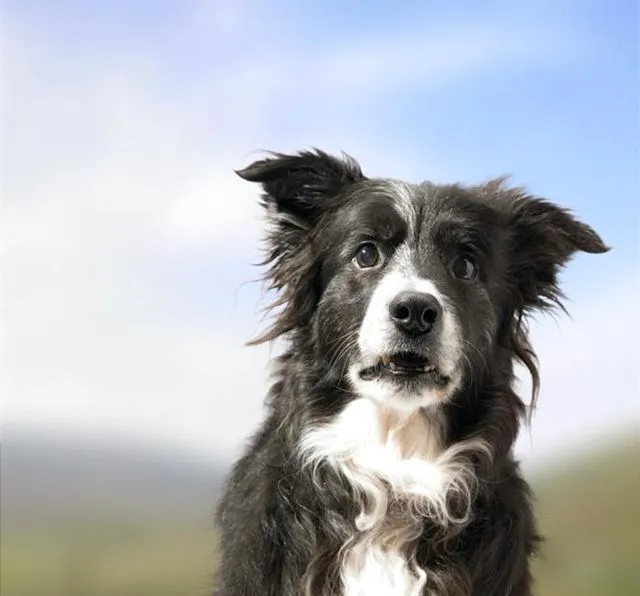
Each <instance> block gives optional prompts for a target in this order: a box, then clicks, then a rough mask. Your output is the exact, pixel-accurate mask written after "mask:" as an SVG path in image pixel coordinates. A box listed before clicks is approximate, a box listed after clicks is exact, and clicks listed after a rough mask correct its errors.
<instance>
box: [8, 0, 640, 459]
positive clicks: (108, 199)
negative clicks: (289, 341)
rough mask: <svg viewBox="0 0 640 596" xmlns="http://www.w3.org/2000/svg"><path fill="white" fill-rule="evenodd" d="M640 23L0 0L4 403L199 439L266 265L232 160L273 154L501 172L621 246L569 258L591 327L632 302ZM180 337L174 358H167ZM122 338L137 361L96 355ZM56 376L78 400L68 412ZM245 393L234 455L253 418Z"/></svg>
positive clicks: (611, 15)
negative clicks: (7, 352) (1, 4)
mask: <svg viewBox="0 0 640 596" xmlns="http://www.w3.org/2000/svg"><path fill="white" fill-rule="evenodd" d="M637 23H638V14H637V8H636V5H635V2H631V1H622V0H620V1H612V2H608V3H603V2H595V1H588V0H586V1H582V2H581V1H579V0H559V1H557V2H551V1H548V0H545V1H541V2H536V3H524V2H522V3H513V2H506V1H497V0H495V1H492V2H484V3H482V4H481V5H480V3H475V2H459V3H448V4H445V3H442V2H418V1H413V2H404V3H403V4H402V5H400V4H397V5H396V6H395V7H394V8H393V9H392V8H390V6H389V3H388V2H351V3H348V5H347V4H343V3H340V2H337V1H331V2H318V1H316V2H307V3H302V2H292V1H287V2H277V3H273V2H272V3H266V2H260V1H250V0H246V1H244V0H243V1H241V2H238V3H236V4H229V3H227V4H225V3H222V2H204V1H200V2H178V1H175V2H151V1H144V2H142V1H138V2H133V1H130V2H124V1H120V2H113V1H111V2H106V1H105V2H86V1H84V2H81V1H77V2H64V1H60V2H55V3H52V2H48V1H45V0H40V1H29V0H23V1H21V2H16V1H8V2H5V8H4V32H5V35H4V37H5V41H4V46H5V54H6V59H5V62H6V63H7V65H8V66H7V68H6V69H5V70H6V72H5V75H4V78H5V81H4V86H5V89H7V91H5V92H4V95H5V97H4V98H3V99H4V104H5V106H4V109H5V114H6V127H5V128H6V130H5V132H4V133H3V135H4V140H5V145H6V147H7V148H8V150H7V151H6V155H5V156H4V157H3V159H4V160H5V169H6V172H7V175H6V180H5V182H4V185H5V189H6V191H7V198H8V201H7V204H8V205H9V207H10V208H11V209H12V211H11V213H12V215H13V216H14V217H13V219H12V224H11V225H10V228H9V232H8V238H9V240H8V255H9V256H8V259H7V261H8V263H9V279H10V280H12V286H13V288H14V290H13V292H14V293H13V294H11V293H10V294H9V295H8V298H7V303H8V311H9V312H10V313H11V314H13V315H15V316H14V317H12V320H13V321H14V323H13V329H12V335H11V339H12V341H13V342H15V350H14V354H15V356H14V358H13V359H10V366H13V367H14V370H13V374H12V375H11V376H12V379H13V380H12V385H11V387H10V390H11V391H12V392H13V393H12V395H14V398H13V402H14V403H15V404H18V402H20V403H21V404H27V405H26V406H23V407H18V406H17V405H16V407H15V408H14V411H13V415H15V417H16V419H20V420H26V421H30V420H35V419H41V421H42V420H45V419H46V420H48V421H49V422H52V421H54V420H58V419H59V420H60V421H61V422H65V423H71V422H73V421H74V420H75V422H74V424H75V425H76V426H77V427H84V426H87V418H91V419H92V420H93V421H94V422H95V423H96V424H97V423H101V424H102V423H105V424H106V425H107V426H108V421H112V422H113V426H114V427H115V426H117V424H116V422H115V421H118V420H121V419H130V418H132V417H133V418H135V417H136V416H137V417H138V418H137V420H138V423H139V424H140V425H142V426H146V425H147V423H148V425H149V426H150V427H154V428H155V429H156V430H155V431H154V432H156V434H157V435H158V436H160V437H164V436H169V434H171V433H173V435H172V436H173V437H174V439H176V440H177V441H184V442H186V443H189V441H190V437H191V435H194V436H195V435H196V434H197V433H191V430H190V429H191V426H190V425H191V424H192V418H190V417H189V415H188V414H185V412H184V409H185V408H186V409H188V408H192V409H193V410H194V411H195V412H197V413H198V414H197V415H198V418H199V420H202V419H206V415H211V416H212V417H213V416H215V417H219V416H218V414H219V410H216V408H215V404H208V403H207V401H206V395H207V392H208V391H210V387H208V386H207V383H209V384H211V383H212V382H214V381H215V382H218V381H219V380H220V378H222V377H223V376H224V375H218V376H216V374H214V373H216V372H217V370H216V368H215V366H213V367H212V366H211V365H207V363H206V362H207V361H206V357H207V355H211V354H214V353H215V354H218V356H217V357H220V356H219V354H221V353H225V352H226V351H225V350H224V349H222V348H221V349H220V350H218V348H217V347H216V346H224V345H226V344H227V343H228V342H229V341H233V345H234V346H236V347H237V346H239V344H240V343H241V342H242V340H244V339H245V338H246V337H247V335H249V334H250V333H251V332H253V331H255V330H256V328H257V327H258V326H259V320H258V318H257V316H256V312H257V309H256V305H257V304H258V303H259V300H260V295H261V294H260V286H259V284H252V285H251V284H250V285H248V286H245V285H243V283H244V282H246V281H249V280H251V279H254V278H255V277H256V276H257V275H258V271H257V270H256V269H254V268H252V267H251V266H250V265H249V263H251V262H255V261H257V260H258V259H259V251H258V249H259V235H260V228H259V224H258V220H257V219H256V213H257V212H256V210H255V209H256V208H255V189H252V188H250V187H249V185H246V184H244V183H242V182H241V181H239V180H236V179H235V177H234V176H233V174H232V168H234V167H239V166H241V165H243V164H245V163H247V162H248V161H250V160H251V159H253V158H255V157H256V156H257V154H256V153H255V151H256V150H259V149H261V148H268V149H276V150H285V151H289V150H295V149H298V148H302V147H307V146H312V145H318V146H321V147H323V148H326V149H329V150H332V151H339V150H345V151H347V152H349V153H351V154H353V155H354V156H355V157H356V158H358V159H359V160H360V161H361V163H362V166H363V169H364V170H365V172H366V173H368V174H370V175H380V176H391V177H400V178H408V179H411V180H420V179H434V180H437V181H454V180H455V181H458V180H461V181H464V182H478V181H481V180H484V179H486V178H488V177H490V176H495V175H500V174H503V173H508V174H511V175H512V176H513V179H514V182H516V183H522V184H525V185H526V186H528V187H529V189H530V190H531V191H532V192H534V193H536V194H540V195H543V196H546V197H548V198H550V199H553V200H555V201H557V202H559V203H562V204H564V205H566V206H569V207H571V208H573V209H574V210H575V211H576V213H577V214H578V215H579V216H580V217H581V218H582V219H583V220H585V221H586V222H588V223H590V224H591V225H593V226H594V227H595V228H596V229H597V230H598V231H599V232H600V233H601V235H602V236H603V238H604V239H605V241H606V242H608V243H609V244H610V245H612V246H613V248H614V250H613V251H612V252H611V253H610V254H608V255H606V256H604V257H602V256H601V257H591V256H584V257H579V258H577V259H576V261H575V262H574V264H573V265H572V266H571V267H570V268H569V269H568V270H567V272H566V275H565V280H566V283H567V288H568V293H569V295H570V297H571V298H572V300H573V302H574V304H575V306H576V308H577V309H578V311H580V309H582V310H583V311H584V313H585V314H584V315H583V316H584V320H583V324H584V325H585V327H584V329H585V330H587V329H588V325H589V317H591V316H592V314H589V313H598V312H601V311H602V309H603V308H604V309H607V310H608V311H616V310H617V309H619V308H623V307H624V305H626V304H628V303H629V293H630V292H631V295H632V297H633V295H634V293H635V295H636V296H637V287H636V285H634V284H635V281H633V280H631V279H630V277H631V276H630V272H632V271H633V272H637V247H638V237H637V234H638V175H637V164H638V157H639V155H638V132H639V126H638V124H639V123H638V81H637V79H638V56H637V48H638V38H637ZM51 263H53V265H51ZM12 275H13V276H14V277H11V276H12ZM43 295H44V296H46V297H47V304H48V305H49V306H48V307H44V306H43V303H44V298H43ZM630 304H633V300H631V302H630ZM567 324H568V321H567V320H566V319H562V320H561V325H562V326H564V325H567ZM576 325H578V322H576ZM553 328H554V329H555V327H553ZM90 329H93V332H90V331H89V330H90ZM541 329H542V330H541V333H547V331H546V330H547V327H544V328H541ZM578 329H583V328H582V327H579V326H578ZM616 329H617V327H616ZM580 332H582V331H580ZM585 332H586V331H585ZM549 333H551V334H553V333H554V331H551V332H549ZM576 333H577V332H576ZM61 335H63V336H64V337H65V338H66V339H65V341H64V342H62V344H60V342H59V341H58V342H56V341H53V340H52V338H55V337H58V338H59V337H60V336H61ZM240 336H242V337H240ZM546 337H547V338H548V337H549V335H548V334H547V336H546ZM580 337H582V336H580ZM585 337H588V335H587V336H585ZM616 337H617V336H616ZM596 339H597V338H596ZM618 339H619V338H618ZM627 339H629V338H626V336H625V339H624V341H627ZM576 341H577V340H576ZM600 341H601V342H604V341H611V339H610V338H605V337H602V338H600ZM543 343H545V342H544V341H543ZM547 343H549V342H548V341H547ZM551 343H553V342H551ZM34 344H35V345H38V346H42V348H41V352H42V353H36V354H34V353H33V351H29V350H27V346H33V345H34ZM10 345H11V344H10ZM621 345H627V344H624V342H622V344H621ZM125 348H126V349H125ZM181 349H183V350H184V363H186V364H184V368H176V369H175V370H174V369H172V368H171V366H173V364H171V365H169V364H166V366H165V364H163V363H167V362H171V363H175V354H176V351H179V350H181ZM238 349H239V347H238ZM36 352H37V351H36ZM52 353H53V354H54V356H55V357H52ZM123 354H126V355H127V362H126V367H125V368H126V369H127V370H129V373H127V374H129V375H130V376H127V374H124V373H123V374H122V375H121V376H118V375H117V374H116V373H115V372H114V373H113V375H111V373H108V372H105V370H107V371H108V370H109V369H113V371H117V370H121V368H120V365H121V364H122V362H121V360H120V359H121V358H123V357H124V356H123ZM193 354H196V356H193ZM242 354H244V352H242ZM252 354H254V355H252V356H251V357H247V356H244V355H243V356H242V358H251V359H254V360H252V361H254V362H255V363H258V364H259V363H261V362H262V361H263V360H261V358H263V357H266V353H263V352H259V351H258V352H253V353H252ZM190 355H191V356H190ZM80 357H82V358H85V359H86V362H85V365H83V366H82V367H80V364H79V362H80V361H81V359H80V360H78V358H80ZM229 357H231V356H229ZM611 357H612V358H613V357H614V356H611ZM199 358H202V361H203V364H202V365H198V366H195V365H194V363H193V361H194V359H195V360H198V359H199ZM550 358H551V359H553V356H550ZM234 359H235V360H237V359H238V358H237V357H235V356H234ZM579 365H580V362H578V363H576V366H579ZM583 365H584V366H587V365H588V363H587V364H585V363H583ZM194 366H195V368H194ZM220 366H221V367H222V366H223V365H222V364H220ZM229 366H231V365H229ZM146 367H150V368H146ZM158 368H160V369H163V370H166V371H167V372H166V375H167V378H166V379H162V378H160V379H158V378H153V379H151V377H157V373H156V371H157V370H158ZM87 371H94V372H87ZM260 371H262V369H261V368H260ZM558 374H560V373H558ZM572 374H578V375H579V374H580V373H579V371H578V369H576V371H574V372H573V373H572ZM626 376H627V377H629V378H627V379H626V381H627V382H628V383H631V382H632V379H631V377H630V375H629V371H627V373H626ZM218 377H219V378H218ZM225 378H226V377H225ZM127 379H128V380H127ZM181 381H182V382H184V383H185V384H186V385H187V386H189V387H191V389H190V391H191V392H193V393H195V394H197V395H198V397H197V400H199V401H198V405H197V407H196V406H195V405H194V404H193V403H192V404H191V405H190V406H188V405H184V404H183V401H182V399H176V397H175V391H173V393H172V390H170V389H167V390H166V395H164V397H163V400H164V402H163V403H164V404H165V405H164V406H163V408H164V410H163V411H164V413H162V412H161V413H160V414H157V412H156V413H154V414H153V415H152V414H151V409H152V406H151V404H150V402H149V401H145V399H146V398H143V397H141V396H144V395H151V394H158V391H159V390H158V387H157V385H159V386H161V387H162V386H164V387H168V388H171V387H174V386H175V387H181V386H182V385H181ZM229 382H231V381H229ZM247 382H248V381H247ZM251 383H253V384H250V387H249V385H247V388H246V391H256V392H260V391H262V389H263V387H264V379H263V378H262V377H260V376H256V378H255V379H254V380H253V381H251ZM53 386H56V387H60V389H59V391H61V392H64V393H67V394H68V393H71V394H76V393H77V395H78V397H77V401H75V402H73V401H69V400H70V398H69V399H68V402H67V403H66V405H64V404H62V405H60V407H58V408H55V410H56V411H55V416H54V414H52V409H53V408H52V406H50V405H49V406H47V404H51V402H52V401H55V400H51V399H50V398H48V394H49V393H50V391H51V387H53ZM70 387H71V389H69V388H70ZM123 387H124V388H125V389H126V391H123V390H122V388H123ZM630 387H632V385H631V384H627V385H625V390H629V388H630ZM123 393H126V394H127V395H128V396H129V397H128V400H125V399H120V400H119V399H116V398H115V397H114V395H115V396H116V397H117V396H118V395H121V394H123ZM10 394H11V393H10ZM56 395H57V394H56ZM92 395H93V396H96V395H102V396H103V397H102V398H98V397H94V398H91V397H90V396H92ZM25 396H28V397H25ZM87 396H89V397H87ZM61 399H63V397H61ZM194 399H195V398H194ZM29 400H31V401H29ZM92 400H93V401H92ZM100 400H101V401H100ZM172 400H173V401H172ZM595 400H597V397H595V398H594V403H595ZM240 401H242V400H240ZM255 401H258V400H255ZM109 403H111V404H112V406H108V405H107V404H109ZM247 403H248V402H247ZM625 403H626V406H625V407H626V408H631V409H633V408H632V406H631V405H630V404H631V402H630V400H629V397H628V396H627V398H626V401H625ZM203 404H205V405H203ZM154 405H155V406H156V410H157V409H158V407H157V406H158V403H155V404H154ZM45 406H47V407H49V410H47V409H46V407H45ZM244 407H245V405H244V402H243V403H242V404H241V405H240V406H238V408H240V409H239V410H238V412H240V410H241V409H242V408H244ZM246 407H249V408H253V409H252V410H251V411H252V412H254V413H253V414H252V415H251V416H249V417H248V418H247V417H246V416H242V415H240V414H239V413H237V412H236V413H235V414H234V415H233V416H231V418H232V419H233V420H234V421H237V425H238V426H237V432H236V434H233V433H232V434H231V435H229V436H228V437H227V438H226V439H225V442H224V446H225V448H228V447H229V446H230V445H234V444H235V443H236V442H237V441H238V437H239V436H242V434H243V433H245V432H246V430H247V428H249V427H250V425H251V424H253V423H255V421H256V420H257V419H258V418H259V410H258V408H257V406H256V405H255V402H252V405H247V406H246ZM198 408H200V409H198ZM160 410H162V408H160ZM11 411H12V410H10V415H12V414H11ZM625 411H630V410H625ZM634 411H635V410H634ZM45 412H48V413H45ZM92 412H93V414H92ZM95 412H99V413H98V414H95ZM132 412H137V413H136V414H135V416H134V415H133V414H132ZM176 412H180V414H179V416H184V426H180V425H178V427H177V429H176V425H175V424H172V423H173V422H174V421H175V419H176ZM156 414H157V415H156ZM556 415H557V413H556V412H552V413H551V414H550V417H551V418H552V417H553V416H556ZM600 415H601V410H600V409H598V407H597V406H594V408H593V410H592V411H591V416H592V419H594V420H595V419H596V418H597V417H598V416H600ZM105 421H106V422H105ZM171 426H172V427H173V428H169V427H171ZM548 428H549V429H551V430H549V432H548V433H547V435H545V434H544V433H541V436H550V435H551V434H553V429H552V426H548ZM205 431H206V426H205V425H204V423H203V424H202V428H201V430H200V431H198V432H199V433H200V434H201V435H202V436H204V435H205V434H206V432H205ZM198 436H200V435H198ZM200 443H202V444H206V441H205V440H204V439H202V440H201V441H200Z"/></svg>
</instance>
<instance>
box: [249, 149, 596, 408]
mask: <svg viewBox="0 0 640 596" xmlns="http://www.w3.org/2000/svg"><path fill="white" fill-rule="evenodd" d="M240 175H241V176H243V177H244V178H245V179H248V180H252V181H256V182H261V183H262V184H263V187H264V189H265V192H266V194H265V197H264V202H265V206H266V207H267V208H268V210H269V213H270V216H271V218H272V222H273V224H274V226H273V229H272V232H271V235H270V237H269V249H270V254H269V257H268V260H269V261H270V262H271V272H270V273H271V277H272V281H273V285H274V287H275V288H276V289H278V290H280V291H281V301H280V305H281V306H282V307H283V310H282V311H281V312H280V314H279V317H278V319H277V320H276V324H275V325H274V328H273V329H272V331H271V333H270V334H267V336H266V337H267V338H272V337H276V336H278V335H280V334H282V333H287V332H292V333H304V334H306V335H307V336H308V337H309V339H310V340H311V343H312V346H313V350H314V357H315V359H316V361H318V362H319V363H321V365H322V366H324V367H325V368H326V369H327V370H328V371H329V370H331V371H337V373H338V374H339V375H340V376H341V377H344V378H346V379H347V380H348V383H349V385H350V387H351V389H352V391H353V392H354V393H355V394H357V395H359V396H364V397H369V398H371V399H374V400H376V401H379V402H381V403H382V404H383V405H385V406H388V407H393V408H396V409H401V410H414V409H416V408H419V407H424V406H430V405H434V404H438V403H442V402H443V401H445V400H447V399H448V398H449V397H450V396H452V395H453V393H454V392H455V391H456V390H457V389H458V388H460V386H461V385H463V384H465V383H466V382H468V381H469V380H470V377H472V376H473V375H478V374H481V372H482V371H483V370H485V369H486V367H488V366H490V365H491V362H492V361H493V355H494V353H495V351H496V350H498V349H510V348H511V346H509V345H508V343H509V340H510V335H509V334H510V333H513V326H514V325H515V324H517V321H518V320H519V317H520V316H521V315H522V314H524V313H526V312H527V311H528V310H530V309H533V308H544V307H546V306H548V305H549V304H551V303H553V302H555V301H557V300H558V298H559V297H560V292H559V290H558V287H557V284H556V276H557V272H558V269H559V268H560V267H561V266H562V265H564V264H565V263H566V262H567V260H568V259H569V258H570V256H571V255H572V254H573V253H574V252H575V251H576V250H583V251H586V252H603V251H605V250H606V247H605V246H604V244H603V243H602V241H601V240H600V238H599V237H598V236H597V234H596V233H595V232H594V231H593V230H592V229H591V228H589V227H588V226H586V225H584V224H582V223H580V222H578V221H576V220H575V219H574V218H573V217H572V216H571V215H570V214H569V213H568V212H567V211H564V210H562V209H560V208H558V207H556V206H554V205H552V204H551V203H548V202H546V201H542V200H539V199H534V198H531V197H529V196H527V195H525V194H524V193H523V192H522V191H520V190H518V189H515V190H509V189H505V188H504V187H503V186H502V184H501V183H500V182H493V183H489V184H487V185H484V186H479V187H473V188H464V187H460V186H438V185H433V184H429V183H423V184H407V183H403V182H398V181H394V180H381V179H368V178H366V177H365V176H364V175H363V174H362V173H361V171H360V168H359V166H358V165H357V164H356V163H355V162H354V161H352V160H349V159H346V160H338V159H336V158H333V157H331V156H328V155H326V154H323V153H320V152H315V153H303V154H300V155H297V156H283V155H276V156H275V157H274V158H272V159H268V160H264V161H260V162H256V163H255V164H253V165H252V166H249V168H247V169H245V170H243V171H242V172H240ZM515 355H517V354H515Z"/></svg>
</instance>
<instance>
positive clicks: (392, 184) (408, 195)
mask: <svg viewBox="0 0 640 596" xmlns="http://www.w3.org/2000/svg"><path fill="white" fill-rule="evenodd" d="M385 186H386V187H387V190H388V192H389V193H390V194H391V196H392V197H393V199H394V206H395V207H396V210H397V211H398V213H399V214H400V216H401V217H402V219H403V220H404V221H405V223H406V224H407V230H408V231H409V232H411V230H413V229H414V228H415V226H416V224H417V213H416V205H415V195H414V191H413V188H412V187H411V185H410V184H407V183H406V182H402V181H401V180H385Z"/></svg>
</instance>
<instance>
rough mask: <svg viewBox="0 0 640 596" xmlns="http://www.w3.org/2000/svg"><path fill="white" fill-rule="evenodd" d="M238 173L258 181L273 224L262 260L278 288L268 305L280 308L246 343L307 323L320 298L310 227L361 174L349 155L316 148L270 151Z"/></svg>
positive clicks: (316, 256) (317, 259)
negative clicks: (288, 152)
mask: <svg viewBox="0 0 640 596" xmlns="http://www.w3.org/2000/svg"><path fill="white" fill-rule="evenodd" d="M237 174H238V175H239V176H240V177H241V178H243V179H244V180H248V181H250V182H258V183H260V184H261V185H262V188H263V190H264V195H263V197H262V202H263V205H264V207H265V208H266V209H267V213H268V216H269V219H270V220H271V223H272V226H271V228H270V229H269V230H268V232H267V256H266V258H265V260H264V262H263V263H262V264H263V265H269V271H268V273H267V278H268V279H270V284H269V287H270V288H271V289H273V290H276V292H278V297H277V299H276V301H275V303H274V304H272V305H271V307H272V308H273V309H278V308H280V307H281V308H280V310H279V312H278V313H277V316H276V318H275V321H274V323H273V325H272V326H271V328H270V329H269V330H267V331H266V332H265V333H264V334H262V335H261V336H259V337H257V338H255V339H254V340H252V341H251V342H249V343H250V344H257V343H261V342H264V341H269V340H272V339H276V338H277V337H279V336H281V335H283V334H285V333H288V332H289V331H293V330H295V329H299V328H301V327H303V326H305V325H306V324H307V323H308V322H309V320H310V318H311V316H312V315H313V312H314V310H315V307H316V305H317V303H318V300H319V298H320V290H319V289H318V284H317V274H318V271H319V268H320V261H321V255H320V254H319V251H318V250H317V247H316V246H315V244H314V240H313V234H311V233H310V232H311V231H312V230H313V228H314V226H315V224H316V223H317V222H318V220H319V218H320V216H321V214H322V213H323V212H325V210H327V209H329V208H330V207H331V205H332V202H331V199H333V198H335V197H337V196H338V195H339V194H340V193H341V192H342V191H344V190H345V189H346V188H347V187H348V186H350V185H351V184H353V183H355V182H358V181H360V180H364V179H365V177H364V175H363V174H362V171H361V170H360V166H359V165H358V163H357V162H356V161H355V160H354V159H352V158H350V157H348V156H344V158H342V159H339V158H337V157H333V156H331V155H328V154H327V153H324V152H322V151H319V150H314V151H305V152H302V153H299V154H297V155H283V154H281V153H272V154H271V157H270V158H268V159H264V160H261V161H257V162H255V163H253V164H251V165H250V166H248V167H247V168H245V169H244V170H239V171H237Z"/></svg>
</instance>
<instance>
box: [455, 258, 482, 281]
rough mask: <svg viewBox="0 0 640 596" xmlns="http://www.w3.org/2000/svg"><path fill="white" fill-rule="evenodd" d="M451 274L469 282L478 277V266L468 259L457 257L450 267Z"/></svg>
mask: <svg viewBox="0 0 640 596" xmlns="http://www.w3.org/2000/svg"><path fill="white" fill-rule="evenodd" d="M451 270H452V271H453V274H454V275H455V276H456V277H457V278H459V279H464V280H465V281H469V280H471V279H473V278H474V277H475V276H476V275H478V266H477V265H476V263H475V261H474V260H473V259H471V258H469V257H457V258H456V259H455V260H454V261H453V264H452V265H451Z"/></svg>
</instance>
